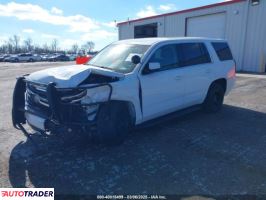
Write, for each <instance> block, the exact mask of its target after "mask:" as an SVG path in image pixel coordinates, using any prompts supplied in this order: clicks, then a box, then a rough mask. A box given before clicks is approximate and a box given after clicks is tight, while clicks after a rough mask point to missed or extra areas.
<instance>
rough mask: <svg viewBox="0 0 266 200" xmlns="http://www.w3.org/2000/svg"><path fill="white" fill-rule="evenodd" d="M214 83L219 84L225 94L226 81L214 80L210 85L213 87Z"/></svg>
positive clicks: (223, 79) (222, 79)
mask: <svg viewBox="0 0 266 200" xmlns="http://www.w3.org/2000/svg"><path fill="white" fill-rule="evenodd" d="M214 83H217V84H220V85H221V86H222V87H223V89H224V92H226V89H227V80H226V79H225V78H219V79H216V80H214V81H213V82H212V83H211V85H213V84H214ZM211 85H210V87H211Z"/></svg>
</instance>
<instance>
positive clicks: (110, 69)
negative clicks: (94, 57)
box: [86, 64, 112, 70]
mask: <svg viewBox="0 0 266 200" xmlns="http://www.w3.org/2000/svg"><path fill="white" fill-rule="evenodd" d="M86 65H91V66H94V67H99V68H103V69H109V70H112V69H111V68H109V67H105V66H100V65H93V64H86Z"/></svg>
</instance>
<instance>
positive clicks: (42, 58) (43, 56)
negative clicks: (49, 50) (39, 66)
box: [40, 53, 51, 61]
mask: <svg viewBox="0 0 266 200" xmlns="http://www.w3.org/2000/svg"><path fill="white" fill-rule="evenodd" d="M40 56H41V60H42V61H48V60H49V58H50V56H51V55H50V54H46V53H41V54H40Z"/></svg>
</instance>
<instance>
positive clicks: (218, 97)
mask: <svg viewBox="0 0 266 200" xmlns="http://www.w3.org/2000/svg"><path fill="white" fill-rule="evenodd" d="M224 93H225V90H224V87H223V86H222V85H221V84H219V83H212V84H211V86H210V88H209V91H208V94H207V96H206V99H205V101H204V103H203V110H204V111H205V112H207V113H216V112H218V111H219V110H221V108H222V105H223V101H224Z"/></svg>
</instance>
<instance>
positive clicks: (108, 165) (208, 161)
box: [0, 63, 266, 196]
mask: <svg viewBox="0 0 266 200" xmlns="http://www.w3.org/2000/svg"><path fill="white" fill-rule="evenodd" d="M66 64H72V63H49V64H48V63H30V64H29V63H25V64H9V63H1V64H0V92H1V97H2V98H1V104H0V111H1V112H0V119H1V121H0V133H1V134H0V187H54V188H55V192H56V194H181V195H193V194H200V195H214V196H217V195H228V194H230V195H245V194H249V195H265V194H266V168H265V166H266V153H265V152H266V123H265V122H266V78H265V76H259V77H258V76H255V75H254V76H253V75H246V74H245V75H241V74H240V75H238V80H237V84H236V87H235V89H234V90H233V91H232V92H231V93H230V95H229V96H227V97H226V99H225V105H224V107H223V109H222V111H221V112H219V113H217V114H211V115H208V114H203V113H201V112H200V111H197V112H193V113H191V114H189V115H186V116H184V117H182V118H176V119H173V120H171V121H167V122H163V123H161V124H158V125H155V126H153V127H150V128H145V129H139V130H136V131H134V133H133V134H132V135H130V137H129V139H128V140H127V141H126V142H125V143H124V144H123V145H120V146H117V147H103V146H95V145H91V144H90V143H87V142H86V141H76V142H72V143H69V144H65V145H63V146H62V145H56V144H55V142H54V141H47V140H45V139H41V138H40V137H39V136H38V135H36V136H35V139H36V140H37V141H39V143H40V144H41V148H43V149H44V151H43V152H36V151H34V148H33V147H32V145H31V143H30V142H28V141H26V139H25V137H24V136H23V135H22V134H21V132H20V131H17V130H16V129H14V128H13V127H12V124H11V99H12V92H13V87H14V84H15V77H16V76H19V75H23V74H26V73H30V72H33V71H37V70H40V69H43V68H47V67H50V66H60V65H66Z"/></svg>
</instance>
